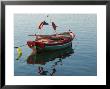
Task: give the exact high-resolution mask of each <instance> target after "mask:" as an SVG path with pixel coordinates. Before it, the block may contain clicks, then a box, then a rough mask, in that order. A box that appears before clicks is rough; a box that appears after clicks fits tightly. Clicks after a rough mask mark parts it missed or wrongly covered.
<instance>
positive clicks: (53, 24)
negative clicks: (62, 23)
mask: <svg viewBox="0 0 110 89" xmlns="http://www.w3.org/2000/svg"><path fill="white" fill-rule="evenodd" d="M52 27H53V29H54V30H56V27H57V26H56V25H55V23H54V22H52Z"/></svg>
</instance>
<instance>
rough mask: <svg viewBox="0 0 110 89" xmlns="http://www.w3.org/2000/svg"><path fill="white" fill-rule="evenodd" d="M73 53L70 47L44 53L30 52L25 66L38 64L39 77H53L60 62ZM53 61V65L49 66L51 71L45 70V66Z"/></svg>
mask: <svg viewBox="0 0 110 89" xmlns="http://www.w3.org/2000/svg"><path fill="white" fill-rule="evenodd" d="M73 53H74V50H73V49H72V47H67V48H65V49H62V50H54V51H46V52H40V53H37V52H32V53H31V54H30V55H29V56H28V58H27V64H39V66H38V69H37V70H38V73H39V74H40V75H51V76H52V75H54V74H55V72H56V71H57V70H56V66H57V65H62V64H63V62H62V60H63V59H65V58H66V57H69V56H71V54H73ZM49 61H53V65H52V66H50V68H51V71H48V70H45V65H46V64H47V63H48V62H49Z"/></svg>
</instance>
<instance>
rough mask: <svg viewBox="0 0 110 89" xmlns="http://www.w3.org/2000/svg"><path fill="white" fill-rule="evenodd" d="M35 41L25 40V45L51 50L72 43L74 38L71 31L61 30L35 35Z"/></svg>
mask: <svg viewBox="0 0 110 89" xmlns="http://www.w3.org/2000/svg"><path fill="white" fill-rule="evenodd" d="M35 37H36V39H35V41H27V45H28V46H29V47H30V48H31V49H33V50H35V49H36V50H37V51H52V50H59V49H63V48H66V47H68V46H71V45H72V40H73V39H74V38H75V34H74V33H73V32H63V33H60V34H53V35H35Z"/></svg>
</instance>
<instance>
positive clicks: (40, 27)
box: [38, 21, 48, 29]
mask: <svg viewBox="0 0 110 89" xmlns="http://www.w3.org/2000/svg"><path fill="white" fill-rule="evenodd" d="M43 25H48V23H47V22H45V21H43V22H41V23H40V25H39V27H38V29H42V28H43Z"/></svg>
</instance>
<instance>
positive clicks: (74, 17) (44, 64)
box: [14, 14, 97, 76]
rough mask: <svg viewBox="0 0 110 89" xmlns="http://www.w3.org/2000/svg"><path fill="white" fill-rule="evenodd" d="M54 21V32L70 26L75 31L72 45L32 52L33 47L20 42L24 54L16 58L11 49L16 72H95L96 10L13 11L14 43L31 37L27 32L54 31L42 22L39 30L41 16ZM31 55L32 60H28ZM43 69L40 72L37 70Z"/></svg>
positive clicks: (65, 74)
mask: <svg viewBox="0 0 110 89" xmlns="http://www.w3.org/2000/svg"><path fill="white" fill-rule="evenodd" d="M44 19H45V20H46V21H47V22H50V19H51V21H54V22H55V23H56V25H58V26H59V27H58V29H57V32H59V33H60V32H64V31H68V30H69V29H71V31H72V32H74V33H75V34H76V39H74V40H73V41H72V48H67V49H64V50H60V51H55V52H53V53H48V52H47V53H43V54H37V55H31V52H32V50H31V49H30V48H29V47H28V46H23V47H21V48H22V52H23V55H22V56H21V58H20V59H19V60H16V58H17V50H16V49H14V75H15V76H39V75H48V76H50V75H54V76H96V75H97V15H96V14H53V15H52V14H50V15H49V17H48V18H46V15H45V14H15V15H14V46H21V45H24V44H26V42H27V41H28V40H34V37H32V36H28V35H30V34H35V33H36V34H53V33H54V31H53V30H52V28H51V27H47V26H45V27H44V28H43V30H42V31H39V30H38V29H37V28H36V27H37V26H38V25H37V24H38V23H40V21H42V20H44ZM31 58H33V60H31ZM40 70H42V72H40Z"/></svg>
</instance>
